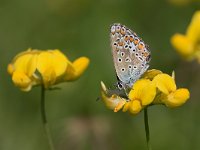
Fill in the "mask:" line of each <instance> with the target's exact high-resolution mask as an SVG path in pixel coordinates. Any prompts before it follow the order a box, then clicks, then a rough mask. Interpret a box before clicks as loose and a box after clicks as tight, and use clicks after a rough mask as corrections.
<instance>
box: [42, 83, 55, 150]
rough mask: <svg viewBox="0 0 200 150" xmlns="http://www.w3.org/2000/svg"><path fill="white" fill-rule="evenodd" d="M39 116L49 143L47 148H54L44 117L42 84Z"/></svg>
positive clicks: (43, 90) (52, 149) (43, 89)
mask: <svg viewBox="0 0 200 150" xmlns="http://www.w3.org/2000/svg"><path fill="white" fill-rule="evenodd" d="M41 87H42V88H41V116H42V123H43V125H44V130H45V134H46V137H47V140H48V143H49V148H50V150H54V146H53V142H52V137H51V134H50V130H49V125H48V121H47V118H46V111H45V88H44V86H41Z"/></svg>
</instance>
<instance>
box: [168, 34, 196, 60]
mask: <svg viewBox="0 0 200 150" xmlns="http://www.w3.org/2000/svg"><path fill="white" fill-rule="evenodd" d="M171 44H172V45H173V46H174V48H175V49H176V51H177V52H178V53H179V54H180V55H182V56H183V57H186V58H187V57H190V55H192V53H193V52H194V43H193V42H192V41H191V40H190V39H189V38H188V37H186V36H184V35H181V34H175V35H174V36H172V38H171Z"/></svg>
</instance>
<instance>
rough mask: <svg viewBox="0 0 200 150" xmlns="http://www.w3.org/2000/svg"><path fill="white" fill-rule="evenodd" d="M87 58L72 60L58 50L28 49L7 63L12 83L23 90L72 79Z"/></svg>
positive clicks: (75, 76)
mask: <svg viewBox="0 0 200 150" xmlns="http://www.w3.org/2000/svg"><path fill="white" fill-rule="evenodd" d="M88 64H89V59H88V58H86V57H80V58H78V59H76V60H75V61H74V62H71V61H69V59H68V58H67V57H66V56H65V55H64V54H63V53H61V52H60V51H59V50H57V49H56V50H47V51H42V50H36V49H33V50H32V49H28V50H27V51H24V52H21V53H19V54H18V55H17V56H16V57H15V58H14V59H13V60H12V62H11V63H10V64H9V65H8V72H9V74H10V75H11V76H12V81H13V82H14V84H15V85H16V86H17V87H19V88H20V89H21V90H23V91H29V90H31V88H32V86H35V85H40V84H42V85H43V86H44V87H45V88H49V87H51V86H52V85H55V84H57V83H60V82H65V81H73V80H76V79H77V78H79V77H80V76H81V74H82V73H83V72H84V71H85V69H86V68H87V66H88Z"/></svg>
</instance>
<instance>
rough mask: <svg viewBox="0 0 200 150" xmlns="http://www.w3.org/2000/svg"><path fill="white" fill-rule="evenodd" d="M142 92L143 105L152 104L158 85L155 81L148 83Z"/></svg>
mask: <svg viewBox="0 0 200 150" xmlns="http://www.w3.org/2000/svg"><path fill="white" fill-rule="evenodd" d="M142 93H143V94H142V95H141V97H140V99H141V103H142V106H146V105H149V104H151V103H152V102H153V100H154V98H155V96H156V86H155V84H154V82H150V83H149V84H147V85H146V86H145V87H144V88H143V90H142Z"/></svg>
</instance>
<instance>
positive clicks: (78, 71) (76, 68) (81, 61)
mask: <svg viewBox="0 0 200 150" xmlns="http://www.w3.org/2000/svg"><path fill="white" fill-rule="evenodd" d="M89 62H90V60H89V59H88V58H87V57H80V58H78V59H76V60H75V61H74V62H73V63H72V66H68V68H67V71H66V73H65V74H66V76H65V80H66V81H73V80H76V79H78V78H79V77H80V76H81V75H82V74H83V72H84V71H85V70H86V68H87V67H88V65H89Z"/></svg>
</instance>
